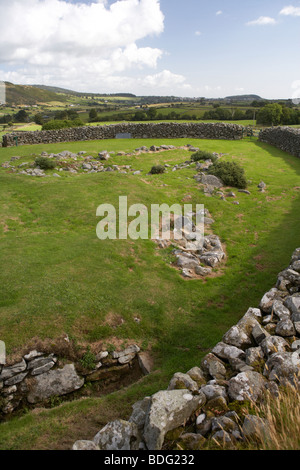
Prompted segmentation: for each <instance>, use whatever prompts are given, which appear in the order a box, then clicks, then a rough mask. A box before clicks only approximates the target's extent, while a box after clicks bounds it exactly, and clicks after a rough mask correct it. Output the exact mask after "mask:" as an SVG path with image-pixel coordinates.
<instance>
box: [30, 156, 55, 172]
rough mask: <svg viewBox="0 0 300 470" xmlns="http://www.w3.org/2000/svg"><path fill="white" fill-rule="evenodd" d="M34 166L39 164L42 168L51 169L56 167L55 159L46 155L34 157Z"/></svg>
mask: <svg viewBox="0 0 300 470" xmlns="http://www.w3.org/2000/svg"><path fill="white" fill-rule="evenodd" d="M35 164H36V166H39V167H40V168H41V169H42V170H53V168H55V167H56V161H55V160H50V158H47V157H37V158H36V159H35Z"/></svg>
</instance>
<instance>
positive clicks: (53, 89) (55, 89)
mask: <svg viewBox="0 0 300 470" xmlns="http://www.w3.org/2000/svg"><path fill="white" fill-rule="evenodd" d="M32 86H33V87H35V88H39V89H41V90H47V91H51V92H54V93H62V94H65V95H74V96H80V97H84V96H92V97H100V96H103V97H105V96H110V97H116V98H136V95H133V94H132V93H110V94H109V93H88V92H79V91H73V90H68V89H65V88H59V87H55V86H48V85H32Z"/></svg>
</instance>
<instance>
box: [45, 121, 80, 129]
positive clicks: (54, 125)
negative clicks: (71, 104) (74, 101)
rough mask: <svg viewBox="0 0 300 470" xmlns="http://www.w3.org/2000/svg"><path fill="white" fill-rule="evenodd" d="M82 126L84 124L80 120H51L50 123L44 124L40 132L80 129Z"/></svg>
mask: <svg viewBox="0 0 300 470" xmlns="http://www.w3.org/2000/svg"><path fill="white" fill-rule="evenodd" d="M81 126H84V122H83V121H82V120H81V119H74V120H73V121H70V120H67V119H66V120H64V121H62V120H59V119H53V120H51V121H48V122H46V123H45V124H44V125H43V127H42V130H43V131H52V130H58V129H67V128H69V127H81Z"/></svg>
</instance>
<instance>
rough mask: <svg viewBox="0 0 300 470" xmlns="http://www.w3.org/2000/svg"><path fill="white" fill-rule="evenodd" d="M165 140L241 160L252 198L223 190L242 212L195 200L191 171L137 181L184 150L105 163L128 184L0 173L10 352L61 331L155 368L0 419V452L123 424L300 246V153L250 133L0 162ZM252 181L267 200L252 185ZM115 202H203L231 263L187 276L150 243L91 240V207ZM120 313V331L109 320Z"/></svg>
mask: <svg viewBox="0 0 300 470" xmlns="http://www.w3.org/2000/svg"><path fill="white" fill-rule="evenodd" d="M166 143H169V144H173V145H176V146H182V145H185V144H192V145H195V146H198V147H200V148H201V149H204V150H208V151H213V152H218V153H223V154H225V155H224V156H223V157H222V158H223V159H224V160H228V161H236V162H238V163H240V164H241V165H242V166H243V167H244V169H245V172H246V176H247V179H248V180H249V185H248V189H249V191H250V192H251V195H247V194H240V193H237V191H236V190H235V189H233V190H234V191H235V192H236V194H237V200H238V201H239V203H240V204H239V205H233V204H231V203H230V202H229V201H228V202H225V201H222V200H220V198H219V197H218V196H213V197H206V196H205V195H204V194H203V192H202V191H201V189H200V187H199V185H198V184H197V183H196V181H195V180H194V179H193V176H194V175H195V169H191V168H190V169H185V170H181V171H177V172H168V173H166V174H164V175H156V176H149V175H147V173H148V172H149V170H150V168H151V167H152V165H154V164H158V163H161V164H164V163H168V164H170V165H172V164H175V163H180V162H184V161H186V160H187V159H188V158H189V156H190V155H189V153H188V152H187V151H185V150H174V151H167V152H161V153H155V154H142V155H134V156H131V157H130V156H125V157H124V156H123V157H121V156H118V157H117V156H113V157H112V158H111V160H110V161H109V164H110V165H112V164H117V165H128V164H129V165H132V167H133V168H134V169H137V170H142V174H141V175H135V176H134V175H132V174H118V173H117V172H112V173H109V172H104V173H97V174H83V173H80V174H77V175H67V174H64V175H63V177H62V178H54V177H51V176H50V177H49V178H34V177H29V176H25V175H16V174H13V173H10V172H9V170H7V169H4V168H1V167H0V188H1V191H0V199H1V205H0V207H1V208H0V210H1V218H0V241H1V251H0V263H1V273H0V282H1V297H0V322H1V326H0V339H1V340H3V341H5V343H6V346H7V350H8V354H9V356H10V357H13V356H15V355H17V353H18V352H20V351H22V350H23V349H24V348H26V346H27V345H29V344H30V345H34V344H35V342H37V341H38V340H39V339H41V340H45V339H47V338H48V339H50V340H51V341H53V342H54V341H55V340H56V339H57V338H59V337H61V336H62V335H65V334H68V335H69V337H70V338H71V339H73V340H74V341H76V342H77V343H79V344H82V345H84V346H87V345H93V344H94V343H99V342H101V343H103V345H105V346H108V345H111V344H118V342H119V344H120V343H122V342H123V343H124V344H125V343H126V342H128V341H130V342H135V343H137V344H139V345H140V346H141V348H142V349H143V350H149V351H151V354H152V355H153V358H154V369H153V372H152V374H151V375H150V376H148V377H145V378H143V379H142V380H140V381H139V382H138V383H137V384H135V385H133V386H131V387H129V388H127V389H125V390H123V391H121V392H115V393H113V394H111V395H109V396H107V397H102V398H99V397H98V398H97V397H91V398H89V399H86V400H77V401H74V402H72V403H65V404H62V405H61V406H60V407H59V408H54V409H52V410H38V411H35V412H28V413H27V414H25V415H24V416H22V417H19V418H13V419H11V420H10V421H8V422H7V423H2V424H0V449H42V448H44V449H57V448H70V446H71V445H72V443H73V442H74V441H75V440H77V439H80V438H83V439H86V438H89V437H92V436H93V435H94V434H95V433H96V432H97V430H99V429H100V428H101V427H102V426H103V425H104V424H106V422H107V421H110V420H112V419H116V418H120V417H124V418H128V416H129V415H130V409H131V408H130V406H131V404H132V403H134V402H135V401H137V400H138V399H141V398H143V397H144V396H145V395H148V394H151V393H154V392H156V391H158V390H159V389H161V388H162V387H166V386H167V384H168V381H169V380H170V378H171V376H172V375H173V373H174V372H177V371H181V372H186V371H187V370H188V369H189V368H191V367H193V366H195V365H199V363H200V361H201V358H202V357H203V356H204V355H205V354H206V353H207V352H208V351H209V350H210V349H211V348H212V347H213V346H214V345H215V344H216V343H217V342H218V341H219V340H220V339H221V338H222V335H223V334H224V333H225V332H226V331H227V330H228V329H229V328H230V327H231V326H232V325H233V324H235V323H236V322H237V321H238V320H239V319H240V318H241V317H242V316H243V314H244V313H245V312H246V311H247V309H248V308H249V307H250V306H252V307H256V306H257V305H258V303H259V301H260V299H261V297H262V295H263V294H264V293H265V292H266V291H267V290H269V289H270V288H271V287H273V286H274V284H275V282H276V279H277V274H278V272H280V271H281V270H282V269H284V268H285V267H286V266H287V265H288V263H289V260H290V257H291V254H292V252H293V250H294V249H295V248H297V247H299V246H300V218H299V213H300V159H297V158H295V157H293V156H291V155H288V154H286V153H284V152H282V151H280V150H277V149H275V148H273V147H271V146H269V145H267V144H263V143H260V142H258V141H257V140H255V139H253V140H252V141H251V140H248V139H244V140H242V141H234V142H230V141H219V140H218V141H212V140H195V139H187V140H186V139H178V140H174V139H173V140H170V141H169V140H168V139H163V140H159V139H149V140H127V139H122V140H106V141H97V142H96V141H95V142H75V143H68V144H66V143H64V144H56V145H43V146H42V145H40V146H37V145H36V146H23V147H18V149H16V148H0V164H1V163H3V162H5V161H8V160H9V159H10V158H11V157H12V156H14V155H19V156H21V157H22V158H21V160H19V161H18V164H20V163H23V162H31V161H33V160H34V155H38V154H40V153H41V152H42V151H46V152H49V153H50V152H54V153H57V152H59V151H62V150H70V151H73V152H79V151H81V150H84V151H87V152H88V153H89V154H90V155H96V154H97V153H98V152H99V151H101V150H108V151H115V152H118V151H126V152H129V151H133V150H134V149H135V148H137V147H140V146H142V145H145V146H148V147H149V146H150V145H153V144H155V145H161V144H166ZM52 173H53V171H50V172H49V175H52ZM64 173H65V172H64ZM262 180H263V181H264V182H265V183H266V184H267V191H266V192H265V193H260V192H259V191H258V188H257V185H258V183H259V182H260V181H262ZM124 195H127V196H128V203H129V205H131V204H134V203H142V204H145V205H146V206H147V207H148V208H150V205H151V204H153V203H159V204H162V203H168V204H170V205H171V204H173V203H181V204H183V201H184V200H186V198H187V197H189V199H188V200H189V203H192V204H197V203H198V204H202V203H203V204H205V207H206V208H207V209H208V210H209V211H210V213H211V214H212V217H213V218H214V220H215V224H214V225H213V231H214V233H216V234H217V235H218V236H220V238H221V240H222V242H223V243H224V245H225V247H226V252H227V255H228V259H227V262H226V266H225V267H224V269H223V272H222V275H219V276H216V277H212V278H209V279H207V280H206V281H203V280H189V281H187V280H184V279H183V278H182V277H181V276H180V274H179V272H178V271H177V270H175V269H174V268H173V267H172V266H170V262H171V261H172V259H173V258H172V254H171V253H170V250H158V249H157V248H156V245H155V243H154V242H152V241H151V240H145V241H142V240H139V241H133V240H125V241H119V240H115V241H100V240H98V238H97V237H96V225H97V222H98V219H97V218H96V209H97V207H98V205H100V204H102V203H110V204H113V205H115V206H116V207H117V206H118V198H119V196H124ZM120 317H121V318H122V320H123V321H122V322H120V323H119V324H112V322H111V321H110V319H111V318H120ZM135 317H138V318H139V319H140V320H141V321H140V322H139V323H137V322H136V321H135V320H134V319H135Z"/></svg>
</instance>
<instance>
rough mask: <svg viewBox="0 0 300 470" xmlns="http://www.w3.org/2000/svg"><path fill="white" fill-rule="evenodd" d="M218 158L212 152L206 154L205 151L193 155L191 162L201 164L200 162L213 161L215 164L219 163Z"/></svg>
mask: <svg viewBox="0 0 300 470" xmlns="http://www.w3.org/2000/svg"><path fill="white" fill-rule="evenodd" d="M217 159H218V158H217V156H216V155H214V154H213V153H210V152H205V151H204V150H198V151H197V152H196V153H193V155H192V156H191V160H192V161H193V162H199V161H200V160H211V161H212V162H213V163H215V162H216V161H217Z"/></svg>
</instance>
